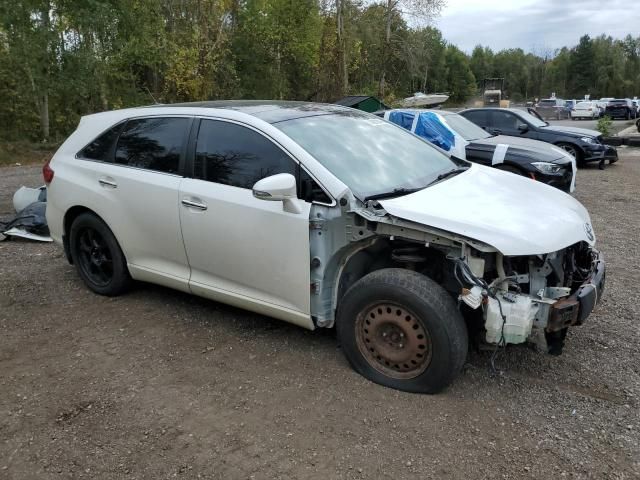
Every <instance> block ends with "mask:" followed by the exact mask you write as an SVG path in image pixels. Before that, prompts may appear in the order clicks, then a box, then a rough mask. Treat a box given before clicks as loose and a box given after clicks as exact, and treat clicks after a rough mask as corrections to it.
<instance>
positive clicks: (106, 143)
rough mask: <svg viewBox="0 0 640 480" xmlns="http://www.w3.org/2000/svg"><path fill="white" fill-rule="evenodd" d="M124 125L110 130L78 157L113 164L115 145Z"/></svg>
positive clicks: (84, 149) (81, 151)
mask: <svg viewBox="0 0 640 480" xmlns="http://www.w3.org/2000/svg"><path fill="white" fill-rule="evenodd" d="M123 127H124V123H121V124H119V125H116V126H115V127H113V128H110V129H109V130H107V131H106V132H104V133H103V134H102V135H100V136H99V137H98V138H96V139H95V140H94V141H93V142H91V143H90V144H89V145H87V146H86V147H84V148H83V149H82V150H80V152H79V153H78V157H80V158H86V159H89V160H100V161H102V162H113V145H114V144H115V143H116V140H117V139H118V135H120V132H121V131H122V128H123Z"/></svg>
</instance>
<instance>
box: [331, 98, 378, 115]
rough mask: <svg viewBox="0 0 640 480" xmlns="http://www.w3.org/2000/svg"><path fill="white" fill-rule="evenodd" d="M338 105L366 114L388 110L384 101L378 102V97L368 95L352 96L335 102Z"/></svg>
mask: <svg viewBox="0 0 640 480" xmlns="http://www.w3.org/2000/svg"><path fill="white" fill-rule="evenodd" d="M334 103H335V104H336V105H343V106H345V107H351V108H356V109H358V110H362V111H364V112H369V113H372V112H377V111H378V110H388V109H389V107H387V106H386V105H385V104H384V103H382V100H378V99H377V98H376V97H371V96H368V95H352V96H350V97H344V98H341V99H340V100H338V101H336V102H334Z"/></svg>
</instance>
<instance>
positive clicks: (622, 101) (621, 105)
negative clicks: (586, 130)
mask: <svg viewBox="0 0 640 480" xmlns="http://www.w3.org/2000/svg"><path fill="white" fill-rule="evenodd" d="M605 115H608V116H609V117H611V118H624V119H626V120H631V119H632V118H637V116H638V111H637V110H636V107H635V106H634V105H633V102H632V101H631V100H629V99H628V98H617V99H615V100H611V101H610V102H609V104H608V105H607V108H606V110H605Z"/></svg>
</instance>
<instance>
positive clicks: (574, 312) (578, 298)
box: [545, 252, 606, 333]
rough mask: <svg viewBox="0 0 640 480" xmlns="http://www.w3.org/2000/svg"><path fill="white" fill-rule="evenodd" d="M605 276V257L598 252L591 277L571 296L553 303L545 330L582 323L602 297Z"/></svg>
mask: <svg viewBox="0 0 640 480" xmlns="http://www.w3.org/2000/svg"><path fill="white" fill-rule="evenodd" d="M605 278H606V265H605V262H604V257H603V255H602V253H600V252H598V256H597V259H596V260H595V261H594V263H593V267H592V269H591V274H590V276H589V278H588V279H587V280H586V281H585V282H584V283H583V284H582V285H581V286H580V287H579V288H578V289H577V290H576V291H575V292H574V293H573V294H572V295H571V296H569V297H567V298H563V299H561V300H559V301H557V302H556V303H554V304H553V306H552V307H551V312H550V314H549V321H548V323H547V327H546V328H545V331H546V332H547V333H551V332H558V331H561V330H563V329H565V328H567V327H570V326H573V325H582V324H583V323H584V322H585V320H586V319H587V318H588V317H589V315H590V314H591V312H592V311H593V309H594V308H595V306H596V305H597V304H598V302H599V301H600V299H601V298H602V294H603V293H604V286H605Z"/></svg>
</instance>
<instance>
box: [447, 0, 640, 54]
mask: <svg viewBox="0 0 640 480" xmlns="http://www.w3.org/2000/svg"><path fill="white" fill-rule="evenodd" d="M435 23H436V26H437V27H438V28H440V30H442V34H443V36H444V38H445V39H446V40H447V41H449V42H451V43H453V44H455V45H457V46H458V47H459V48H461V49H462V50H464V51H466V52H471V50H473V47H475V46H476V45H477V44H482V45H486V46H489V47H491V48H492V49H493V50H501V49H503V48H518V47H519V48H522V49H523V50H525V51H528V52H529V51H533V52H535V53H544V52H545V51H547V50H551V51H553V50H555V49H556V48H559V47H563V46H565V45H566V46H573V45H575V44H577V43H578V40H579V39H580V37H581V36H582V35H584V34H589V35H591V36H598V35H600V34H602V33H604V34H607V35H611V36H612V37H614V38H623V37H624V36H626V34H628V33H631V34H632V35H633V36H634V37H638V36H640V0H447V7H446V8H445V9H444V10H443V11H442V15H441V16H440V17H439V18H438V19H437V20H436V21H435Z"/></svg>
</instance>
